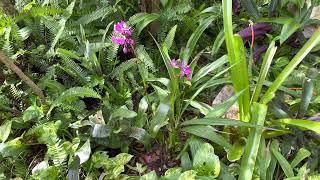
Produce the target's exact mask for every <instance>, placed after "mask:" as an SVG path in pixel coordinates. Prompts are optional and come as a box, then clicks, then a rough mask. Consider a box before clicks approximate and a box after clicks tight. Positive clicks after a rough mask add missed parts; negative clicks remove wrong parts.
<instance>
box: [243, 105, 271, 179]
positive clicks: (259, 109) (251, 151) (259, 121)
mask: <svg viewBox="0 0 320 180" xmlns="http://www.w3.org/2000/svg"><path fill="white" fill-rule="evenodd" d="M267 109H268V107H267V106H266V105H264V104H258V103H253V104H252V110H251V111H252V112H251V114H252V117H251V120H250V121H251V122H252V123H255V124H256V125H258V126H263V125H264V121H265V117H266V114H267ZM261 134H262V128H258V127H257V128H255V129H251V130H250V132H249V136H248V138H247V143H246V147H245V151H244V154H243V157H242V160H241V168H240V174H239V180H250V179H252V175H253V171H254V167H255V162H256V158H257V154H258V150H259V145H260V139H261Z"/></svg>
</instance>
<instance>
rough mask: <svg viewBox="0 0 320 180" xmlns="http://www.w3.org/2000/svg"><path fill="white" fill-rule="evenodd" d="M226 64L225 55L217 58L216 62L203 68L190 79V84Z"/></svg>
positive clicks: (226, 58)
mask: <svg viewBox="0 0 320 180" xmlns="http://www.w3.org/2000/svg"><path fill="white" fill-rule="evenodd" d="M227 62H228V57H227V56H226V55H224V56H222V57H221V58H219V59H218V60H216V61H214V62H212V63H210V64H208V65H206V66H204V67H203V68H201V69H200V70H199V71H198V72H197V73H196V74H195V75H194V76H193V77H192V82H197V81H199V80H200V79H201V78H203V77H205V76H206V75H207V74H209V73H210V72H212V71H213V70H215V69H217V68H218V67H221V66H222V65H224V64H226V63H227Z"/></svg>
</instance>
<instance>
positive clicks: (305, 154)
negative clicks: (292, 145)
mask: <svg viewBox="0 0 320 180" xmlns="http://www.w3.org/2000/svg"><path fill="white" fill-rule="evenodd" d="M310 155H311V152H310V151H308V150H307V149H305V148H301V149H299V151H298V153H297V155H296V156H295V157H294V159H293V160H292V161H291V167H292V168H295V167H296V166H297V165H298V164H299V163H300V162H301V161H302V160H304V159H305V158H307V157H309V156H310Z"/></svg>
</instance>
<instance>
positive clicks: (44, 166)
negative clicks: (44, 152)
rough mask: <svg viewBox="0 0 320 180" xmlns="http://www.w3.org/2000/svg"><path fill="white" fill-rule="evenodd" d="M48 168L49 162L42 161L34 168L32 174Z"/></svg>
mask: <svg viewBox="0 0 320 180" xmlns="http://www.w3.org/2000/svg"><path fill="white" fill-rule="evenodd" d="M47 168H49V163H48V162H47V161H41V162H40V163H38V164H37V165H36V166H35V167H34V168H32V174H36V173H38V172H41V171H43V170H45V169H47Z"/></svg>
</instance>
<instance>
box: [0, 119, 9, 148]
mask: <svg viewBox="0 0 320 180" xmlns="http://www.w3.org/2000/svg"><path fill="white" fill-rule="evenodd" d="M11 125H12V121H7V122H5V123H3V124H2V125H1V126H0V140H1V141H2V143H4V142H5V141H6V140H7V138H8V137H9V134H10V131H11Z"/></svg>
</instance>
